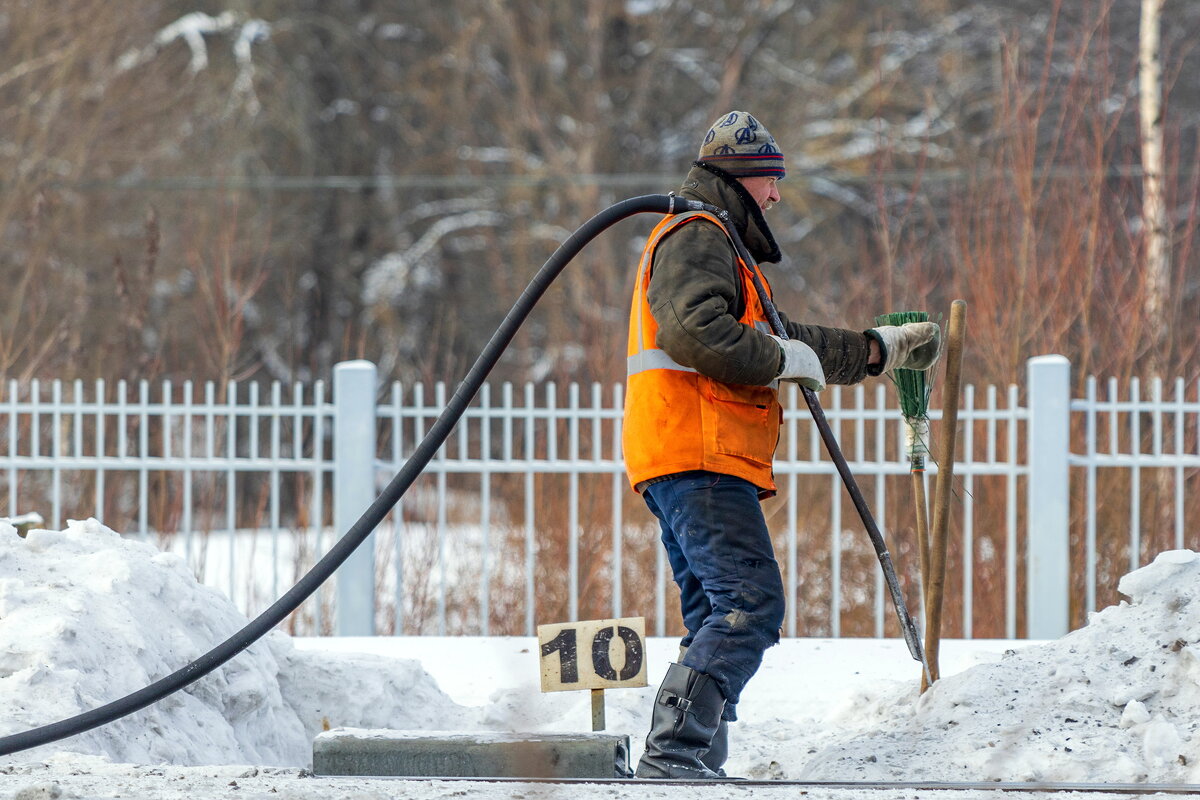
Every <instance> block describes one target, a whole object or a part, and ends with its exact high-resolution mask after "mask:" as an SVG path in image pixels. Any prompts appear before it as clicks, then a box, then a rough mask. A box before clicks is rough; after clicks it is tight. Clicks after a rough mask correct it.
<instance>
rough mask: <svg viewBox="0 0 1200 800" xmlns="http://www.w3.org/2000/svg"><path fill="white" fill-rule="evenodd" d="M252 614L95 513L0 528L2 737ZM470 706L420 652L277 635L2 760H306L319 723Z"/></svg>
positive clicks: (144, 678) (430, 716) (138, 677)
mask: <svg viewBox="0 0 1200 800" xmlns="http://www.w3.org/2000/svg"><path fill="white" fill-rule="evenodd" d="M246 623H247V620H246V618H245V617H244V616H243V615H242V614H241V613H239V612H238V611H237V610H236V609H235V608H234V607H233V605H232V604H231V603H230V602H229V600H227V599H226V598H225V597H224V596H223V595H221V594H220V593H218V592H216V591H215V590H213V589H210V588H207V587H205V586H202V585H201V584H199V583H198V582H197V581H196V579H195V578H194V577H193V575H192V573H191V571H190V570H189V569H188V568H187V566H186V565H185V564H184V562H183V560H182V559H181V558H180V557H179V556H177V555H174V554H172V553H162V552H159V551H158V550H157V549H155V548H154V547H153V546H151V545H149V544H146V543H142V542H137V541H132V540H127V539H123V538H121V536H120V535H118V534H117V533H115V532H113V531H112V530H110V529H108V528H106V527H104V526H103V525H101V524H100V523H99V522H97V521H96V520H87V521H86V522H70V523H69V524H68V527H67V529H66V530H64V531H46V530H34V531H30V532H29V534H28V536H27V538H24V539H22V538H20V537H19V536H18V535H17V532H16V529H15V528H13V527H12V526H11V525H9V524H7V523H4V522H0V708H4V709H5V713H4V715H3V716H2V718H0V735H8V734H13V733H18V732H22V731H25V730H29V729H31V728H34V727H37V726H40V725H45V724H48V723H51V722H57V721H59V720H62V719H65V718H67V717H71V716H74V715H76V714H79V713H82V712H84V711H90V710H92V709H95V708H97V707H99V706H101V705H104V704H106V703H109V702H111V701H113V700H116V699H118V698H120V697H123V696H125V695H126V694H129V693H130V692H133V691H136V690H138V689H141V688H142V687H144V686H147V685H148V684H150V683H151V682H153V681H155V680H157V679H159V678H162V677H164V676H166V675H168V674H170V673H172V672H174V671H175V670H177V669H179V668H181V667H183V666H184V665H185V664H187V663H188V662H190V661H191V660H193V659H195V658H196V657H198V656H200V655H202V654H203V653H205V652H206V651H207V650H209V649H210V648H211V647H213V646H215V645H216V644H218V643H219V642H221V641H223V640H225V639H226V638H228V637H229V636H230V635H231V634H233V633H234V632H235V631H237V630H239V629H240V628H242V627H243V626H245V625H246ZM463 713H464V709H462V708H461V707H460V706H457V705H456V704H454V703H453V702H452V701H450V700H449V698H447V697H446V696H445V695H444V694H443V693H442V692H441V691H440V690H439V689H438V688H437V686H436V684H435V683H434V682H433V681H432V679H431V678H430V677H429V676H428V675H427V674H426V673H425V671H424V670H423V669H421V667H420V665H419V664H418V663H417V662H414V661H409V660H398V659H389V658H384V657H380V656H358V655H351V654H335V655H328V654H320V655H318V654H314V653H306V652H301V651H298V650H296V649H295V648H294V647H293V645H292V642H291V640H290V639H289V638H288V637H287V636H286V635H284V634H282V633H279V632H273V633H271V634H270V635H269V636H267V637H265V638H264V639H263V640H260V641H259V642H257V643H255V644H254V645H252V646H251V647H249V648H248V649H247V650H245V651H243V652H242V653H241V654H239V655H238V656H237V657H235V658H234V659H232V660H231V661H229V662H228V663H226V664H225V665H223V666H222V667H220V668H218V669H216V670H214V671H213V672H211V673H209V674H208V675H206V676H205V677H203V678H201V679H200V680H198V681H196V682H195V683H192V684H191V685H190V686H189V687H188V688H186V689H185V690H184V691H181V692H177V693H175V694H173V695H170V696H169V697H167V698H165V699H163V700H161V701H159V702H158V703H155V704H154V705H151V706H149V707H148V708H146V709H143V710H142V711H139V712H137V713H135V714H133V715H130V716H127V717H125V718H123V719H120V720H117V721H114V722H112V723H110V724H108V725H105V726H102V727H100V728H96V729H93V730H91V731H87V732H85V733H82V734H79V735H77V736H74V737H71V738H69V739H65V740H62V741H60V742H56V743H52V744H49V745H46V746H43V747H41V748H37V749H34V750H29V751H25V752H24V753H19V754H15V755H14V756H13V757H11V758H12V759H13V760H17V761H25V760H29V759H31V758H39V757H45V755H46V754H47V753H51V752H57V751H68V752H74V753H84V754H94V755H100V756H104V757H106V758H109V759H111V760H113V761H119V762H131V763H140V764H161V763H169V764H178V765H196V764H232V763H241V764H246V763H257V764H269V765H294V766H305V765H307V764H309V763H310V762H311V758H312V737H313V736H314V735H315V734H316V733H317V732H319V731H320V730H322V729H324V728H328V727H336V726H340V725H347V726H364V727H391V728H400V729H404V728H419V727H425V726H428V725H430V724H431V723H432V722H433V721H435V720H436V721H438V722H439V723H440V724H443V725H445V724H453V723H455V722H456V721H458V720H460V719H461V718H462V715H463Z"/></svg>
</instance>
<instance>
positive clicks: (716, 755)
mask: <svg viewBox="0 0 1200 800" xmlns="http://www.w3.org/2000/svg"><path fill="white" fill-rule="evenodd" d="M728 758H729V723H728V722H726V721H725V720H721V724H720V725H718V726H717V732H716V733H715V734H713V740H712V744H710V745H709V748H708V752H707V753H705V754H704V755H703V756H702V757H701V758H700V763H701V764H703V765H704V766H706V767H708V768H709V769H711V770H712V771H713V772H715V773H717V776H718V777H721V778H727V777H729V776H728V775H726V774H725V770H723V769H721V767H723V766H725V760H726V759H728Z"/></svg>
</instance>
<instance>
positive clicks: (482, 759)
mask: <svg viewBox="0 0 1200 800" xmlns="http://www.w3.org/2000/svg"><path fill="white" fill-rule="evenodd" d="M628 763H629V737H628V736H619V735H616V734H611V733H603V732H601V733H579V734H570V733H561V734H556V733H539V734H532V733H529V734H526V733H492V732H478V733H457V732H443V731H392V730H364V729H360V728H336V729H334V730H331V731H326V732H324V733H321V734H318V735H317V737H316V738H315V739H314V740H313V772H315V773H316V774H317V775H378V776H385V775H386V776H394V777H446V778H451V777H453V778H613V777H624V776H625V774H626V772H625V769H626V765H627V764H628Z"/></svg>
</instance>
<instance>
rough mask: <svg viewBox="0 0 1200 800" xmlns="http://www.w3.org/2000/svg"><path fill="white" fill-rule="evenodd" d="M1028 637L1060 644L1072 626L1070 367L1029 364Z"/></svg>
mask: <svg viewBox="0 0 1200 800" xmlns="http://www.w3.org/2000/svg"><path fill="white" fill-rule="evenodd" d="M1027 366H1028V370H1029V371H1028V377H1029V425H1028V428H1027V429H1026V433H1027V435H1028V437H1029V438H1028V445H1029V447H1028V454H1029V483H1028V503H1029V505H1028V514H1027V523H1026V525H1027V528H1026V547H1027V556H1026V566H1025V569H1026V574H1025V586H1026V606H1025V620H1026V636H1027V637H1028V638H1030V639H1057V638H1058V637H1060V636H1064V635H1066V633H1067V631H1068V628H1069V626H1070V598H1069V594H1070V584H1071V581H1070V577H1071V576H1070V560H1069V555H1070V554H1069V547H1068V543H1069V534H1070V530H1069V523H1070V461H1069V458H1070V450H1071V362H1070V361H1068V360H1067V358H1066V357H1065V356H1061V355H1049V356H1037V357H1035V358H1031V359H1029V361H1028V363H1027Z"/></svg>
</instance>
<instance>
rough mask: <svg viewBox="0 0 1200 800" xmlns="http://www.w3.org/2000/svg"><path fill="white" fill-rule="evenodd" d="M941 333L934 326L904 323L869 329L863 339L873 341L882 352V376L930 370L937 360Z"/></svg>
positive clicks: (930, 324)
mask: <svg viewBox="0 0 1200 800" xmlns="http://www.w3.org/2000/svg"><path fill="white" fill-rule="evenodd" d="M941 333H942V331H941V328H939V327H938V324H937V323H936V322H906V323H905V324H903V325H881V326H879V327H878V328H871V329H870V330H869V331H867V336H871V337H873V338H874V339H875V340H876V341H878V342H879V346H880V347H881V348H883V369H882V370H880V372H881V373H883V372H891V371H892V370H894V369H916V370H926V369H929V368H930V367H932V366H933V364H934V362H935V361H937V358H938V352H939V348H940V346H941V338H942V337H941Z"/></svg>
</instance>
